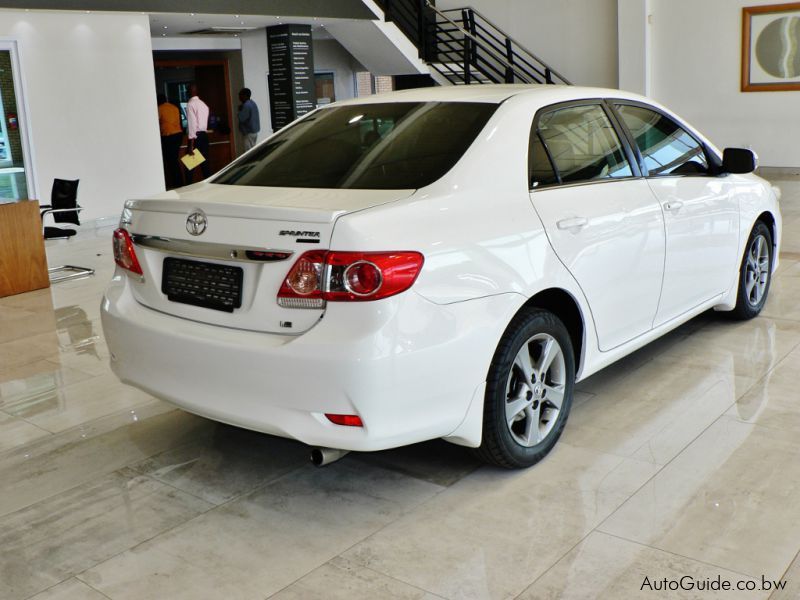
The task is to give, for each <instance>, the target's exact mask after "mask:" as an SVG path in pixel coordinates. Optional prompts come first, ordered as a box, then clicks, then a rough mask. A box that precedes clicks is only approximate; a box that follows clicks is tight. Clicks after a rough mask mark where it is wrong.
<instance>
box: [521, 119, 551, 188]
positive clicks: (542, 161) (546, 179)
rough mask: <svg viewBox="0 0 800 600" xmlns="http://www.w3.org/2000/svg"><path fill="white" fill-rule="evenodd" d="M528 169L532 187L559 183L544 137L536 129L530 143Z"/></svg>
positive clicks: (532, 133)
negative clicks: (543, 140)
mask: <svg viewBox="0 0 800 600" xmlns="http://www.w3.org/2000/svg"><path fill="white" fill-rule="evenodd" d="M528 171H529V173H530V181H529V183H530V188H531V189H533V188H535V187H537V186H540V185H552V184H554V183H558V177H557V176H556V173H555V171H554V170H553V163H551V162H550V157H549V156H548V154H547V150H545V147H544V144H542V138H541V136H540V135H539V132H538V131H536V130H535V129H534V130H532V131H531V140H530V143H529V144H528Z"/></svg>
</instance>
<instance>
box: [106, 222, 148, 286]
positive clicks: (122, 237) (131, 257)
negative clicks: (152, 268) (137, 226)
mask: <svg viewBox="0 0 800 600" xmlns="http://www.w3.org/2000/svg"><path fill="white" fill-rule="evenodd" d="M112 242H113V244H114V262H115V263H117V264H118V265H119V266H120V267H122V268H123V269H126V270H128V271H130V272H131V273H136V274H137V275H142V267H141V265H139V259H137V258H136V251H135V250H134V249H133V241H132V240H131V236H130V235H129V234H128V232H127V231H126V230H124V229H117V230H115V231H114V236H113V238H112Z"/></svg>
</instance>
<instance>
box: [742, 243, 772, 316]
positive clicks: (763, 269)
mask: <svg viewBox="0 0 800 600" xmlns="http://www.w3.org/2000/svg"><path fill="white" fill-rule="evenodd" d="M769 275H770V260H769V246H768V242H767V239H766V238H765V237H764V236H763V235H757V236H756V237H754V238H753V241H752V242H751V243H750V248H748V250H747V262H746V267H745V292H746V293H747V301H748V302H749V303H750V306H758V305H759V304H760V303H761V300H762V299H763V298H764V294H765V293H766V291H767V283H768V282H769Z"/></svg>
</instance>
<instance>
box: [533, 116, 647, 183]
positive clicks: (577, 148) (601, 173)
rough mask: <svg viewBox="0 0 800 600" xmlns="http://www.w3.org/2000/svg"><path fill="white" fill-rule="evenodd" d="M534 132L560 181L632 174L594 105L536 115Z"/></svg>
mask: <svg viewBox="0 0 800 600" xmlns="http://www.w3.org/2000/svg"><path fill="white" fill-rule="evenodd" d="M538 133H539V136H540V137H541V141H542V142H543V143H544V145H545V146H546V147H547V150H548V152H549V156H550V158H551V159H552V161H553V163H554V166H555V169H556V172H557V174H558V176H559V177H560V180H561V183H573V182H577V181H592V180H599V179H611V178H618V177H631V176H632V175H633V172H632V170H631V166H630V164H629V163H628V160H627V158H625V154H624V152H623V151H622V145H621V144H620V141H619V138H618V137H617V134H616V132H615V131H614V128H613V127H612V125H611V122H610V121H609V120H608V117H607V116H606V113H605V111H603V109H602V108H601V107H600V106H598V105H590V106H573V107H568V108H562V109H559V110H554V111H552V112H548V113H545V114H544V115H542V116H541V117H540V118H539V131H538ZM535 160H536V159H534V161H535Z"/></svg>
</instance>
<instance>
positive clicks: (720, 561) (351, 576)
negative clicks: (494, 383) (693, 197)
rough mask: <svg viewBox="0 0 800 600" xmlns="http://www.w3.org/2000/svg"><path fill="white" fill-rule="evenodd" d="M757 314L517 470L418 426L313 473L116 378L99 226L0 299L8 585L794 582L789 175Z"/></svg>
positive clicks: (797, 418)
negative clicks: (773, 258)
mask: <svg viewBox="0 0 800 600" xmlns="http://www.w3.org/2000/svg"><path fill="white" fill-rule="evenodd" d="M778 183H779V185H781V187H782V188H783V190H784V200H783V211H784V218H785V225H786V230H785V233H784V248H783V250H784V251H783V255H782V264H781V267H780V270H779V272H778V274H777V277H776V279H775V281H774V285H773V287H772V292H771V296H770V301H769V304H768V305H767V307H766V310H765V311H764V313H763V315H762V316H761V317H759V318H758V319H755V320H753V321H750V322H746V323H735V322H731V321H728V320H725V319H723V318H720V317H719V315H714V314H707V315H704V316H701V317H700V318H698V319H695V320H694V321H692V322H691V323H688V324H687V325H685V326H683V327H681V328H680V329H679V330H677V331H675V332H673V333H672V334H670V335H668V336H667V337H665V338H664V339H662V340H659V341H658V342H656V343H654V344H652V345H651V346H649V347H647V348H645V349H643V350H641V351H639V352H637V353H636V354H634V355H632V356H630V357H628V358H626V359H625V360H623V361H621V362H620V363H619V364H617V365H615V366H613V367H611V368H609V369H607V370H605V371H604V372H602V373H600V374H598V375H596V376H594V377H592V378H590V379H589V380H587V381H585V382H583V383H582V384H580V386H579V389H580V394H579V395H578V397H577V399H576V400H577V401H576V405H575V406H574V408H573V413H572V416H571V418H570V422H569V424H568V426H567V429H566V432H565V434H564V437H563V438H562V440H561V442H560V443H559V444H558V446H557V447H556V449H555V450H554V451H553V453H552V454H551V455H550V456H549V457H548V458H547V459H546V460H545V461H543V462H542V463H541V464H539V465H537V466H536V467H534V468H532V469H530V470H527V471H523V472H506V471H499V470H497V469H493V468H488V467H481V466H480V465H479V464H478V463H476V462H475V461H474V460H473V459H472V458H471V457H470V455H469V453H468V452H467V451H466V450H464V449H462V448H459V447H456V446H451V445H448V444H446V443H444V442H430V443H427V444H420V445H417V446H414V447H409V448H403V449H399V450H395V451H391V452H381V453H377V454H361V455H359V454H350V455H348V456H347V457H345V458H344V459H343V460H341V461H339V462H337V463H334V464H332V465H330V466H328V467H325V468H323V469H315V468H314V467H312V466H311V465H310V464H308V462H307V449H306V448H305V447H303V446H302V445H300V444H297V443H294V442H290V441H287V440H281V439H277V438H272V437H269V436H265V435H259V434H256V433H253V432H248V431H244V430H240V429H236V428H233V427H228V426H225V425H220V424H217V423H213V422H211V421H207V420H204V419H201V418H199V417H195V416H192V415H189V414H187V413H184V412H181V411H178V410H174V409H172V408H170V407H169V406H167V405H165V404H163V403H162V402H160V401H158V400H155V399H153V398H151V397H149V396H148V395H147V394H144V393H142V392H139V391H137V390H135V389H133V388H130V387H127V386H125V385H122V384H120V383H119V382H118V381H117V380H116V379H115V377H114V376H113V375H112V374H111V373H110V371H109V369H108V366H107V359H108V350H107V348H106V345H105V343H104V341H103V333H102V329H101V327H100V322H99V319H98V317H99V304H100V295H101V290H102V288H103V286H104V284H105V283H106V282H107V281H108V279H109V278H110V276H111V272H112V259H111V256H110V242H109V239H108V238H109V235H110V230H99V231H98V232H91V231H90V232H88V233H85V234H83V235H81V236H79V237H78V238H77V239H73V240H70V241H68V242H56V243H51V244H50V245H49V247H48V254H49V256H50V259H51V262H53V263H54V264H56V263H58V264H60V263H69V264H78V265H86V266H92V267H95V268H96V269H97V274H96V276H95V277H93V278H91V279H86V280H81V281H73V282H68V283H62V284H58V285H56V286H54V287H53V288H51V289H50V290H43V291H40V292H34V293H31V294H25V295H20V296H16V297H11V298H5V299H2V300H0V598H2V599H3V600H14V599H24V598H29V597H34V598H36V599H39V600H42V599H50V600H63V599H73V598H75V599H90V600H99V599H109V598H110V599H112V600H118V599H119V600H124V599H136V600H142V599H147V598H152V599H158V600H161V599H170V600H172V599H182V598H186V599H191V600H200V599H204V598H208V599H226V600H228V599H230V600H233V599H247V600H249V599H264V598H276V599H280V600H289V599H298V600H307V599H317V598H319V599H328V598H330V599H343V600H344V599H346V600H353V599H361V598H364V599H380V600H383V599H390V598H408V599H411V598H425V599H433V598H453V599H455V598H476V599H477V598H515V597H518V598H522V599H525V600H533V599H537V600H538V599H541V598H554V599H555V598H576V599H583V598H609V599H614V600H616V599H623V598H637V597H641V598H650V597H657V596H661V597H670V598H694V597H702V598H706V597H708V598H713V597H725V598H727V597H740V598H767V597H769V596H770V592H768V591H761V590H759V591H753V592H736V593H724V592H723V593H721V594H715V593H713V592H698V591H697V590H693V591H682V592H679V591H676V592H671V593H669V594H664V593H661V594H659V593H657V592H655V591H650V590H649V589H648V588H647V587H646V586H645V588H644V589H642V587H643V585H644V583H645V577H647V578H648V580H647V581H649V582H650V585H651V586H652V585H654V584H655V583H657V582H661V580H663V579H664V578H667V579H669V580H678V579H680V578H681V577H683V576H690V577H692V578H695V579H698V580H705V579H706V578H708V579H711V580H712V581H715V580H716V578H717V577H718V576H719V577H721V578H722V579H723V580H730V581H731V582H737V581H739V580H741V581H742V582H745V583H750V582H752V583H753V584H754V585H756V586H757V587H759V588H760V586H761V581H762V576H763V577H765V578H766V579H770V580H779V579H786V580H788V585H787V588H786V590H785V591H783V592H780V593H777V594H774V595H773V597H774V598H786V599H788V598H797V597H800V559H798V558H797V553H798V551H799V550H800V500H798V499H799V498H800V443H799V442H798V440H800V392H798V375H797V374H798V372H800V300H799V299H798V297H799V296H800V181H799V180H793V181H789V180H785V181H780V182H778Z"/></svg>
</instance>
